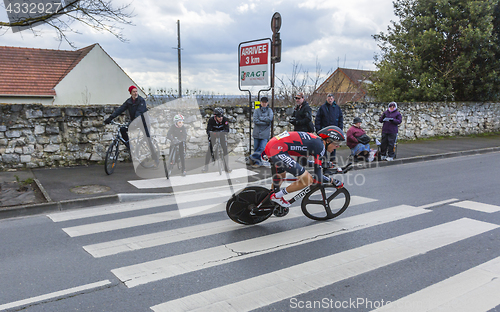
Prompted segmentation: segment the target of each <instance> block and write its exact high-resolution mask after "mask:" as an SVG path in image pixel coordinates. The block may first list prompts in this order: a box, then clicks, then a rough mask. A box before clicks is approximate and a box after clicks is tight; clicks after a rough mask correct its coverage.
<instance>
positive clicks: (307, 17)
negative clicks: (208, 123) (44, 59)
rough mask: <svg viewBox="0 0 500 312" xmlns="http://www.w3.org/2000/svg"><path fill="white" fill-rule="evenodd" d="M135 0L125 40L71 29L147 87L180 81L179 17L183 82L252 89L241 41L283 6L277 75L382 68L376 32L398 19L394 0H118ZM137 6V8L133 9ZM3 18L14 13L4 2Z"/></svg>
mask: <svg viewBox="0 0 500 312" xmlns="http://www.w3.org/2000/svg"><path fill="white" fill-rule="evenodd" d="M112 3H113V4H114V5H120V4H126V3H130V8H131V10H130V12H132V13H133V14H134V17H133V18H132V23H133V25H124V26H123V31H122V33H123V36H124V37H125V38H126V39H128V42H121V41H120V40H118V39H116V38H115V37H114V36H113V35H111V34H109V33H102V32H98V31H96V30H93V29H90V28H88V27H86V26H83V25H79V24H76V23H74V24H72V26H73V27H74V28H75V29H77V30H78V31H79V32H80V33H79V34H69V35H68V37H69V39H70V40H71V41H72V42H73V43H74V45H75V46H76V47H77V48H83V47H86V46H89V45H91V44H94V43H99V44H100V45H101V46H102V48H103V49H104V50H105V51H106V52H107V53H108V54H109V55H110V56H111V57H112V58H113V59H114V60H115V61H116V62H117V63H118V65H120V67H121V68H123V69H124V70H125V72H126V73H127V74H128V75H129V76H130V77H131V78H132V79H133V80H134V81H135V82H136V83H137V84H138V85H139V87H141V88H142V89H144V90H146V91H147V89H148V88H157V89H158V88H164V89H170V88H172V89H177V87H178V73H177V68H178V65H177V64H178V63H177V50H176V48H177V20H179V21H180V27H181V31H180V33H181V47H182V58H181V64H182V89H183V93H185V92H186V90H198V91H203V92H210V93H215V94H231V95H242V94H247V93H245V92H242V91H240V90H239V88H238V45H239V44H240V43H241V42H244V41H250V40H256V39H261V38H270V37H271V36H272V31H271V18H272V16H273V14H274V13H275V12H279V13H280V14H281V19H282V25H281V29H280V36H281V40H282V56H281V62H280V63H277V64H276V76H277V77H279V78H284V79H285V80H286V79H287V78H289V77H291V73H292V68H293V64H299V65H300V66H301V68H302V70H305V71H308V72H309V75H310V76H315V72H316V69H317V65H316V64H319V65H320V67H321V80H322V81H323V80H324V79H325V78H326V77H327V74H328V73H332V72H333V71H334V70H335V69H336V68H337V67H345V68H352V69H364V70H375V69H376V67H375V65H374V56H375V55H376V54H378V53H380V49H379V48H378V46H377V42H376V41H375V40H374V39H373V38H372V35H374V34H378V33H380V32H386V31H387V27H388V26H389V25H390V22H391V20H395V19H396V17H395V16H394V8H393V4H392V1H388V0H383V1H372V0H350V1H339V0H275V1H269V0H246V1H240V0H198V1H196V0H194V1H185V0H174V1H170V0H163V1H154V0H142V1H138V0H135V1H130V0H112ZM132 10H133V11H132ZM0 20H1V21H7V15H6V12H5V8H4V6H3V3H0ZM36 30H37V35H36V36H35V35H34V34H33V32H31V31H29V30H27V31H22V32H17V33H13V32H12V31H11V30H6V29H5V28H3V29H0V45H3V46H17V47H29V48H42V49H62V50H71V49H72V48H71V47H70V46H69V45H68V44H67V43H65V42H59V41H58V40H57V37H56V33H55V31H54V30H53V29H51V28H50V27H47V26H37V27H36Z"/></svg>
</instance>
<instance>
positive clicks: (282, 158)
mask: <svg viewBox="0 0 500 312" xmlns="http://www.w3.org/2000/svg"><path fill="white" fill-rule="evenodd" d="M301 158H303V157H301ZM304 159H305V158H304ZM305 160H306V162H307V159H305ZM269 161H270V162H271V164H272V165H273V166H275V167H276V173H283V172H285V171H286V172H288V173H291V174H292V175H294V176H296V177H298V176H301V175H303V174H304V172H306V169H305V168H304V167H302V166H301V165H300V164H299V163H298V162H296V161H295V159H293V158H292V157H291V156H290V155H288V154H287V153H279V154H276V155H274V156H272V157H271V158H270V159H269Z"/></svg>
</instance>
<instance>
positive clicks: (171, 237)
mask: <svg viewBox="0 0 500 312" xmlns="http://www.w3.org/2000/svg"><path fill="white" fill-rule="evenodd" d="M372 201H373V200H371V199H369V198H364V197H360V196H353V197H351V207H352V206H356V205H360V204H364V203H369V202H372ZM299 217H303V215H302V213H301V212H300V211H298V210H292V211H291V212H290V214H289V215H288V216H287V219H291V218H299ZM279 220H280V219H279V218H271V219H269V220H267V221H266V222H267V223H270V222H275V221H279ZM237 229H241V225H239V224H236V223H234V222H233V221H231V220H229V219H228V220H223V221H217V222H210V223H204V224H199V225H194V226H190V227H184V228H182V229H175V230H170V231H162V232H158V233H153V234H147V235H141V236H134V237H131V238H126V239H120V240H115V241H110V242H104V243H99V244H93V245H88V246H84V247H83V248H84V249H85V250H86V251H87V252H88V253H90V254H91V255H92V256H94V257H96V258H98V257H104V256H109V255H114V254H117V253H121V252H126V251H132V250H140V249H144V248H149V247H155V246H161V245H166V244H170V243H174V242H180V241H184V240H188V239H193V238H197V237H204V236H208V235H213V234H220V233H224V232H229V231H233V230H237Z"/></svg>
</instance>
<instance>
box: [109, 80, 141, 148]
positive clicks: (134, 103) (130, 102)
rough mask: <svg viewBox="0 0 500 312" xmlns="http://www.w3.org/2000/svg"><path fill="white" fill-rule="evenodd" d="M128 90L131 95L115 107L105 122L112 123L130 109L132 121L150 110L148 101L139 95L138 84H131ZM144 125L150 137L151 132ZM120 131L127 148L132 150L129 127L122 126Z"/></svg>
mask: <svg viewBox="0 0 500 312" xmlns="http://www.w3.org/2000/svg"><path fill="white" fill-rule="evenodd" d="M128 92H129V93H130V95H131V97H130V98H128V99H127V100H126V101H125V102H124V103H123V104H122V105H121V106H120V107H118V108H117V109H115V111H114V112H113V113H112V114H111V116H109V117H108V118H106V119H105V120H104V123H105V124H109V123H111V121H112V120H113V119H115V118H116V117H117V116H119V115H121V113H123V112H124V111H125V110H128V113H129V117H130V122H132V121H133V120H134V119H135V118H136V117H138V116H140V115H142V114H144V113H145V112H147V111H148V108H147V107H146V101H145V100H144V98H142V97H141V96H140V95H139V92H138V91H137V87H136V86H130V87H129V88H128ZM144 127H145V130H146V135H147V137H149V132H147V131H148V130H147V127H146V125H144ZM120 132H121V134H122V138H123V139H124V140H125V145H126V146H127V149H129V150H130V145H129V143H128V128H126V127H121V128H120Z"/></svg>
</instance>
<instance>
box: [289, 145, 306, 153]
mask: <svg viewBox="0 0 500 312" xmlns="http://www.w3.org/2000/svg"><path fill="white" fill-rule="evenodd" d="M290 150H291V151H302V152H306V151H307V146H290Z"/></svg>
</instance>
